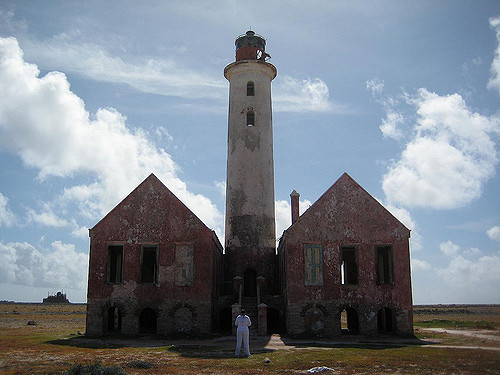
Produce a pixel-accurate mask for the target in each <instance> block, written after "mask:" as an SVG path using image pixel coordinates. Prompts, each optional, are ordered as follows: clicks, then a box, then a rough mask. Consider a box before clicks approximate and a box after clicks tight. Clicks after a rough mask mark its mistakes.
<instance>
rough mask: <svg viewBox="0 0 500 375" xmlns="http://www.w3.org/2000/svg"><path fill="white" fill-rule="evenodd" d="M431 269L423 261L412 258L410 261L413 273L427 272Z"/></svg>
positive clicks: (429, 265)
mask: <svg viewBox="0 0 500 375" xmlns="http://www.w3.org/2000/svg"><path fill="white" fill-rule="evenodd" d="M430 269H432V266H431V264H430V263H429V262H426V261H425V260H420V259H415V258H413V259H412V260H411V270H412V272H415V271H429V270H430Z"/></svg>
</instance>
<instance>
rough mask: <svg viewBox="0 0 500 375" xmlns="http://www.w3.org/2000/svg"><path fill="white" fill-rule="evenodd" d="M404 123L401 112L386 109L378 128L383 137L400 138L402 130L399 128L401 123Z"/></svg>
mask: <svg viewBox="0 0 500 375" xmlns="http://www.w3.org/2000/svg"><path fill="white" fill-rule="evenodd" d="M403 123H404V117H403V115H402V114H400V113H397V112H394V111H392V110H391V109H388V110H387V117H386V118H385V119H383V120H382V125H380V130H381V131H382V134H383V135H384V138H393V139H395V140H400V139H401V138H402V137H403V132H402V130H401V125H402V124H403Z"/></svg>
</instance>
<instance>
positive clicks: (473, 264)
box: [436, 255, 500, 300]
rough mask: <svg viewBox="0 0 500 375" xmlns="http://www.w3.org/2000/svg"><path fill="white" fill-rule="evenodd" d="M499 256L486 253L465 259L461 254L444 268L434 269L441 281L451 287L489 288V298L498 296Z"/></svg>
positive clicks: (493, 298)
mask: <svg viewBox="0 0 500 375" xmlns="http://www.w3.org/2000/svg"><path fill="white" fill-rule="evenodd" d="M499 269H500V257H499V256H498V255H487V256H482V257H479V258H478V259H473V260H471V259H466V258H464V257H463V256H461V255H458V256H457V257H455V258H453V259H452V260H451V261H450V263H449V264H448V266H447V267H446V268H439V269H437V270H436V272H437V274H438V275H439V276H441V277H442V279H443V281H444V282H445V283H446V284H448V285H450V286H453V287H467V288H471V287H472V288H471V289H476V290H478V291H479V290H483V292H484V290H485V289H486V290H490V291H491V292H492V293H493V294H492V295H491V297H490V300H495V299H496V300H498V297H499V296H500V292H499V290H500V288H499V285H500V273H499V272H498V270H499Z"/></svg>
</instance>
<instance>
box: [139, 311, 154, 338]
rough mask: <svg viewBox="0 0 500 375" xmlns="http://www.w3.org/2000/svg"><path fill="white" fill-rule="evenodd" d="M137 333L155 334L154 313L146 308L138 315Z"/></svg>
mask: <svg viewBox="0 0 500 375" xmlns="http://www.w3.org/2000/svg"><path fill="white" fill-rule="evenodd" d="M139 332H140V333H156V311H154V310H153V309H152V308H150V307H146V308H145V309H144V310H142V311H141V314H140V315H139Z"/></svg>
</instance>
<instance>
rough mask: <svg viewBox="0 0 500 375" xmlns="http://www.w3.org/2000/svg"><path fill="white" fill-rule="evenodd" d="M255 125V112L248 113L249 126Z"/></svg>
mask: <svg viewBox="0 0 500 375" xmlns="http://www.w3.org/2000/svg"><path fill="white" fill-rule="evenodd" d="M254 125H255V113H254V112H253V111H248V112H247V126H254Z"/></svg>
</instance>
